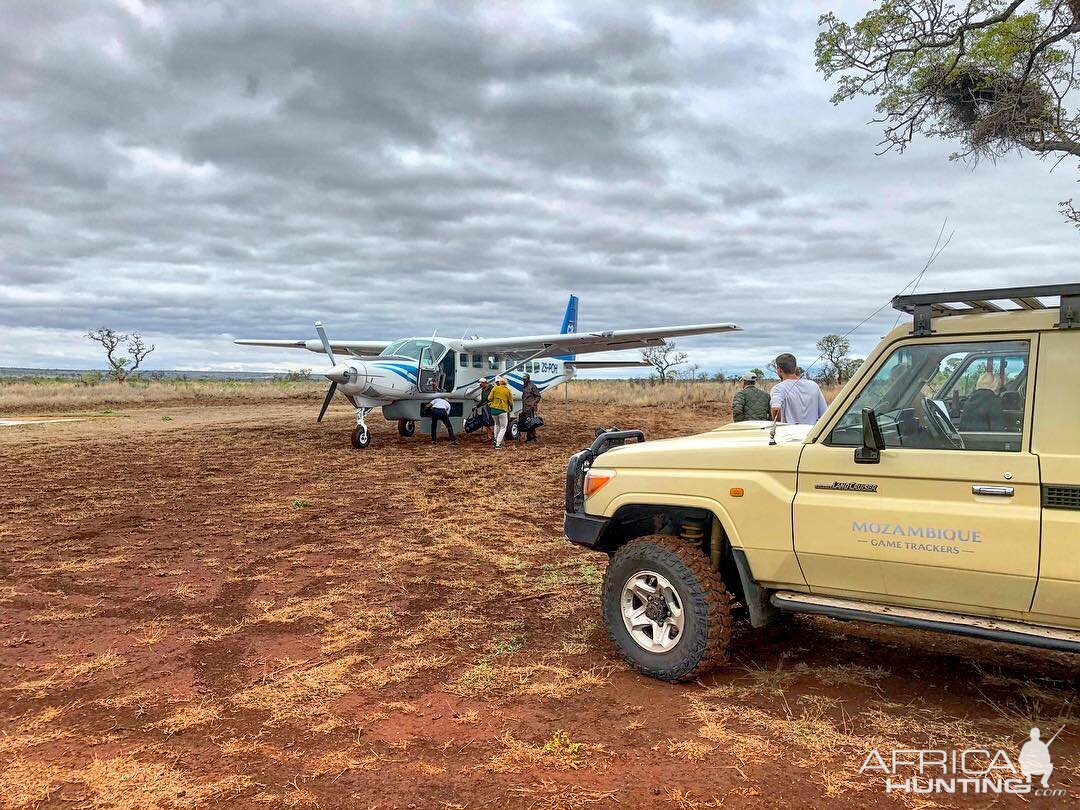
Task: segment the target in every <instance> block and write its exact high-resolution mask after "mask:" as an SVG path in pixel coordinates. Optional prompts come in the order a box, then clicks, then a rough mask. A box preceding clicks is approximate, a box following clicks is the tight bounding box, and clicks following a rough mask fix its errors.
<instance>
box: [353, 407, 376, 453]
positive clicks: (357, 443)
mask: <svg viewBox="0 0 1080 810" xmlns="http://www.w3.org/2000/svg"><path fill="white" fill-rule="evenodd" d="M371 410H372V409H371V408H357V409H356V429H355V430H353V432H352V446H353V447H355V448H356V449H357V450H363V449H365V448H366V447H367V446H368V445H369V444H371V431H370V430H368V426H367V422H366V421H365V417H366V416H367V415H368V413H369V412H370V411H371Z"/></svg>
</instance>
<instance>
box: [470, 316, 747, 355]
mask: <svg viewBox="0 0 1080 810" xmlns="http://www.w3.org/2000/svg"><path fill="white" fill-rule="evenodd" d="M738 328H739V327H738V326H736V325H735V324H733V323H702V324H692V325H689V326H656V327H652V328H650V329H619V330H617V331H613V332H571V333H570V334H566V335H531V336H528V337H506V338H474V339H472V340H465V341H462V351H469V352H477V353H491V354H508V355H513V356H519V357H528V356H533V357H558V356H559V355H562V354H590V353H592V352H606V351H612V350H616V349H643V348H645V347H647V346H658V345H660V344H662V343H663V342H664V339H665V338H674V337H686V336H688V335H708V334H712V333H714V332H732V331H735V330H737V329H738Z"/></svg>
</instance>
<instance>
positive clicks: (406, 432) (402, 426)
mask: <svg viewBox="0 0 1080 810" xmlns="http://www.w3.org/2000/svg"><path fill="white" fill-rule="evenodd" d="M397 432H398V435H399V436H405V437H409V436H412V435H413V434H414V433H416V422H415V421H413V420H412V419H398V420H397Z"/></svg>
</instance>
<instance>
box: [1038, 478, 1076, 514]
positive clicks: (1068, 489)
mask: <svg viewBox="0 0 1080 810" xmlns="http://www.w3.org/2000/svg"><path fill="white" fill-rule="evenodd" d="M1043 506H1045V507H1046V508H1047V509H1080V487H1072V486H1062V485H1060V484H1052V485H1047V486H1044V487H1043Z"/></svg>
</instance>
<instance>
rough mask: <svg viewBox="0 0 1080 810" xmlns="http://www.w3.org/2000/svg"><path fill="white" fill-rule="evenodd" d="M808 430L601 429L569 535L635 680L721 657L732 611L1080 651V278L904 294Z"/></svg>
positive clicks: (690, 670)
mask: <svg viewBox="0 0 1080 810" xmlns="http://www.w3.org/2000/svg"><path fill="white" fill-rule="evenodd" d="M893 306H894V307H895V308H897V309H899V310H901V311H902V312H904V313H908V314H909V315H911V316H912V321H910V322H906V323H904V324H902V325H900V326H898V327H897V328H896V329H894V330H893V331H892V332H891V333H890V334H889V335H888V336H886V337H885V338H884V339H883V340H882V341H881V343H880V344H879V345H878V347H877V348H876V349H875V350H874V351H873V352H872V353H871V355H870V356H869V357H868V358H867V360H866V362H865V363H864V364H863V366H862V367H861V368H860V369H859V371H858V373H857V374H856V375H855V376H854V378H853V379H852V380H851V381H850V382H849V383H848V384H847V385H846V386H845V388H844V389H843V391H841V393H840V394H839V395H838V396H837V397H836V399H835V400H834V401H833V403H832V405H831V406H830V407H829V409H828V410H827V411H826V413H825V414H824V415H823V416H822V417H821V419H820V420H819V421H818V422H817V424H815V425H813V426H806V425H801V426H800V425H784V424H779V425H777V424H773V423H771V422H741V423H738V424H730V425H725V426H723V427H720V428H717V429H716V430H713V431H710V432H708V433H703V434H700V435H696V436H689V437H685V438H678V439H667V440H662V441H649V442H646V441H645V440H644V439H645V437H644V434H642V433H641V432H640V431H619V432H608V433H603V434H601V435H599V436H598V437H597V439H596V442H595V443H594V444H593V445H592V447H590V448H589V449H587V450H583V451H582V452H580V453H578V454H576V455H575V456H574V457H573V458H572V459H571V460H570V464H569V467H568V470H567V480H566V515H565V531H566V535H567V537H568V538H569V539H570V540H571V541H573V542H575V543H578V544H581V545H584V546H587V547H589V548H592V549H595V550H596V551H601V552H604V553H606V554H608V555H609V556H610V557H611V559H610V563H609V565H608V568H607V573H606V574H605V577H604V583H603V596H602V606H603V614H604V622H605V625H606V628H607V632H608V634H609V636H610V637H611V640H612V641H613V643H614V644H615V646H616V647H617V648H618V650H619V652H620V653H621V654H622V655H623V657H624V658H625V659H626V660H627V661H628V662H629V663H630V664H631V665H632V666H633V667H635V668H636V669H638V670H639V671H641V672H642V673H644V674H646V675H650V676H653V677H657V678H662V679H665V680H673V681H674V680H681V679H686V678H690V677H694V676H696V675H698V674H699V673H701V672H703V671H704V670H706V669H708V668H710V667H713V666H715V665H718V664H720V663H722V662H723V661H724V659H725V653H726V648H727V646H728V643H729V641H730V638H731V627H732V620H733V618H735V619H738V618H741V617H745V618H746V619H748V620H749V623H750V624H751V625H752V626H753V627H761V626H763V625H767V624H769V623H770V622H772V621H774V620H776V619H777V618H779V617H781V616H783V615H785V614H791V613H813V614H821V615H825V616H832V617H835V618H839V619H852V620H863V621H869V622H883V623H886V624H893V625H902V626H906V627H915V628H923V629H929V630H937V631H942V632H946V633H955V634H959V635H964V636H974V637H977V638H984V639H993V640H997V641H1009V642H1017V643H1020V644H1027V645H1032V646H1036V647H1045V648H1050V649H1054V650H1067V651H1073V652H1080V284H1068V285H1053V286H1040V287H1014V288H1007V289H995V290H973V291H966V292H954V293H940V294H932V295H923V294H919V295H908V296H900V297H897V298H895V299H893Z"/></svg>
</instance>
